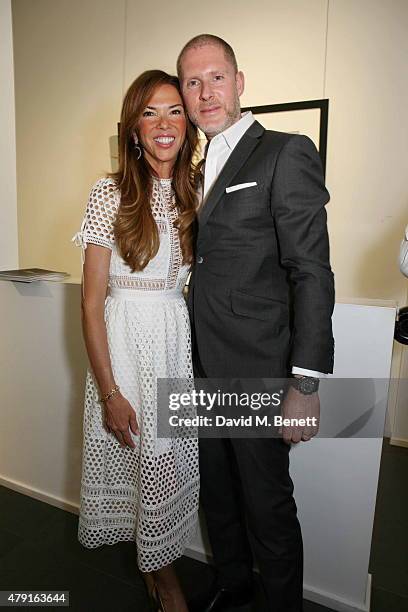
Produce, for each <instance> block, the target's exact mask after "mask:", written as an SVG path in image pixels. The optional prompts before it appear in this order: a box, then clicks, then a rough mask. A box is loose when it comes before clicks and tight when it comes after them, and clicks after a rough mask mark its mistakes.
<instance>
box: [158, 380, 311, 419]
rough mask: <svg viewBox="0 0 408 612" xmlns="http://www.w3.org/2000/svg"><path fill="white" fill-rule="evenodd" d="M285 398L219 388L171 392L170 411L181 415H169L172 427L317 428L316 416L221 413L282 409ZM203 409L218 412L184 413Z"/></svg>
mask: <svg viewBox="0 0 408 612" xmlns="http://www.w3.org/2000/svg"><path fill="white" fill-rule="evenodd" d="M283 396H284V390H283V389H280V390H279V391H278V392H275V393H272V394H269V393H266V392H264V393H245V392H240V393H238V392H228V391H221V390H220V389H217V391H215V392H212V393H210V392H208V391H204V389H200V390H199V391H197V390H196V389H192V390H191V391H190V392H189V393H188V392H183V393H170V394H169V410H171V411H173V412H174V411H177V414H171V415H170V416H169V424H170V426H171V427H225V426H226V427H282V426H284V427H289V426H293V427H305V426H307V427H316V426H317V424H318V423H317V421H318V419H317V418H316V417H306V418H291V419H289V418H284V417H283V416H282V414H262V415H260V414H247V415H244V414H241V415H238V416H237V415H235V416H226V415H225V414H219V409H220V408H229V409H230V408H232V407H234V408H244V409H248V408H249V409H250V410H251V411H259V410H261V409H263V408H279V407H280V406H281V403H282V399H283ZM186 407H187V408H191V407H194V408H196V409H197V408H201V409H203V410H205V411H206V412H210V411H214V412H218V413H217V414H214V416H208V415H203V414H196V415H191V414H190V415H188V416H185V415H183V414H180V411H181V413H182V412H183V411H182V410H181V409H183V408H186Z"/></svg>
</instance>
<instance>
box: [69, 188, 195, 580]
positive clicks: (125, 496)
mask: <svg viewBox="0 0 408 612" xmlns="http://www.w3.org/2000/svg"><path fill="white" fill-rule="evenodd" d="M173 202H174V196H173V192H172V186H171V179H156V178H154V179H153V189H152V211H153V216H154V218H155V220H156V223H157V227H158V230H159V236H160V248H159V251H158V253H157V255H156V256H155V257H154V258H153V259H152V260H151V261H150V262H149V263H148V265H147V266H146V267H145V269H144V270H143V271H142V272H135V273H132V272H131V271H130V268H129V267H128V266H127V265H126V264H125V262H124V261H123V259H122V258H121V256H120V255H119V253H118V252H117V249H116V247H115V240H114V235H113V229H112V223H113V221H114V219H115V215H116V212H117V210H118V206H119V203H120V194H119V191H118V189H117V188H116V185H115V183H114V181H113V180H112V179H110V178H105V179H100V180H99V181H98V182H97V183H96V184H95V185H94V187H93V188H92V191H91V194H90V197H89V202H88V206H87V209H86V213H85V217H84V220H83V223H82V226H81V231H80V232H78V233H77V234H76V235H75V236H74V238H73V240H74V241H75V243H76V244H77V245H78V246H81V247H82V249H85V248H86V245H87V243H93V244H97V245H100V246H104V247H107V248H109V249H111V250H112V255H111V261H110V269H109V283H108V296H107V298H106V301H105V322H106V329H107V337H108V345H109V353H110V359H111V363H112V369H113V374H114V378H115V382H116V384H118V385H119V386H120V390H121V393H122V394H123V395H124V396H125V397H126V398H127V399H128V400H129V402H130V404H131V406H132V407H133V408H134V409H135V411H136V416H137V420H138V424H139V427H140V436H137V435H133V434H132V439H133V440H134V442H135V444H136V448H135V449H131V448H128V447H126V448H122V447H121V446H120V445H119V443H118V441H117V440H116V438H115V436H114V435H113V434H112V433H107V432H106V430H105V429H104V427H103V424H102V406H101V403H100V402H99V401H98V397H99V391H98V388H97V385H96V383H95V380H94V377H93V374H92V372H91V370H90V369H89V370H88V372H87V378H86V390H85V409H84V429H83V433H84V449H83V467H82V482H81V501H80V517H79V530H78V539H79V541H80V542H81V544H83V545H84V546H86V547H87V548H94V547H97V546H101V545H102V544H115V543H117V542H120V541H126V540H134V541H135V542H136V546H137V556H138V565H139V568H140V570H141V571H143V572H150V571H154V570H157V569H159V568H161V567H163V566H165V565H167V564H169V563H171V562H172V561H174V560H175V559H176V558H178V557H180V556H181V555H182V554H183V551H184V548H185V546H186V544H187V542H188V540H189V539H190V537H191V536H192V535H193V533H194V531H195V529H196V523H197V512H198V494H199V470H198V442H197V439H196V438H176V437H175V438H171V439H168V438H164V439H161V438H157V431H156V416H157V388H156V379H157V377H161V378H184V379H191V380H192V377H193V373H192V365H191V343H190V326H189V318H188V311H187V307H186V304H185V301H184V298H183V294H182V290H183V287H184V285H185V281H186V278H187V274H188V267H187V266H184V265H183V264H182V255H181V250H180V244H179V237H178V231H177V229H176V228H174V227H173V222H174V220H175V219H176V218H177V210H176V209H173V208H172V205H173ZM82 255H83V251H82ZM84 289H85V295H86V286H85V287H84Z"/></svg>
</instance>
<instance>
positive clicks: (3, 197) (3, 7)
mask: <svg viewBox="0 0 408 612" xmlns="http://www.w3.org/2000/svg"><path fill="white" fill-rule="evenodd" d="M0 91H1V95H0V184H1V191H0V270H7V269H10V268H17V267H18V237H17V193H16V137H15V111H14V67H13V33H12V21H11V2H10V0H0Z"/></svg>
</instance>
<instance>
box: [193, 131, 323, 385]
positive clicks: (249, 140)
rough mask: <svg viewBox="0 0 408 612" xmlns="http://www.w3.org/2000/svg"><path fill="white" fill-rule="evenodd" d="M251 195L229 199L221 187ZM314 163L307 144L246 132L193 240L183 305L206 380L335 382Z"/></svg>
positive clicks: (315, 159) (301, 140)
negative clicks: (310, 376)
mask: <svg viewBox="0 0 408 612" xmlns="http://www.w3.org/2000/svg"><path fill="white" fill-rule="evenodd" d="M248 182H256V183H257V184H256V186H253V187H249V188H247V189H242V190H238V191H232V192H230V193H227V192H226V187H228V186H233V185H237V184H241V183H248ZM328 201H329V194H328V192H327V190H326V188H325V186H324V180H323V174H322V168H321V162H320V157H319V154H318V152H317V150H316V148H315V146H314V144H313V143H312V141H311V140H310V139H309V138H307V137H306V136H298V135H291V134H286V133H281V132H274V131H267V130H265V129H264V128H263V127H262V126H261V125H260V124H259V123H258V122H257V121H255V123H253V124H252V125H251V126H250V127H249V129H248V130H247V131H246V132H245V134H244V136H243V137H242V139H241V140H240V141H239V143H238V145H237V146H236V148H235V149H234V150H233V152H232V153H231V156H230V158H229V159H228V161H227V163H226V165H225V166H224V168H223V170H222V171H221V173H220V175H219V176H218V178H217V180H216V182H215V184H214V186H213V188H212V190H211V192H210V194H209V196H208V198H207V201H206V203H205V204H204V206H203V208H202V211H201V212H200V214H199V218H198V223H197V231H196V263H195V265H194V267H193V273H192V277H191V281H190V291H189V296H188V305H189V311H190V316H191V323H192V340H193V344H194V351H195V354H196V355H197V353H198V355H199V358H200V360H201V365H202V367H203V369H204V372H205V374H206V375H207V376H208V377H230V376H240V377H247V378H251V377H275V376H286V375H287V373H288V372H289V370H290V368H291V366H292V365H296V366H298V367H302V368H307V369H312V370H318V371H321V372H332V368H333V352H334V342H333V336H332V327H331V315H332V311H333V306H334V284H333V274H332V271H331V268H330V263H329V241H328V235H327V227H326V212H325V204H327V202H328Z"/></svg>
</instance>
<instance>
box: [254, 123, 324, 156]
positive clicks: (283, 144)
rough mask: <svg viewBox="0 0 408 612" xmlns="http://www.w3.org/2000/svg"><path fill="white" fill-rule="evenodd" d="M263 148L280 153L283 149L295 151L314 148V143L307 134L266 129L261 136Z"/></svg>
mask: <svg viewBox="0 0 408 612" xmlns="http://www.w3.org/2000/svg"><path fill="white" fill-rule="evenodd" d="M261 141H262V145H263V149H264V150H265V151H270V152H274V153H278V154H279V153H280V151H281V150H282V149H285V151H287V152H288V153H290V152H295V151H298V150H300V151H303V150H305V151H309V150H310V149H314V150H315V145H314V143H313V141H312V140H311V138H309V136H306V135H305V134H298V133H296V134H293V133H290V132H278V131H277V130H266V129H265V131H264V133H263V134H262V137H261Z"/></svg>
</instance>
